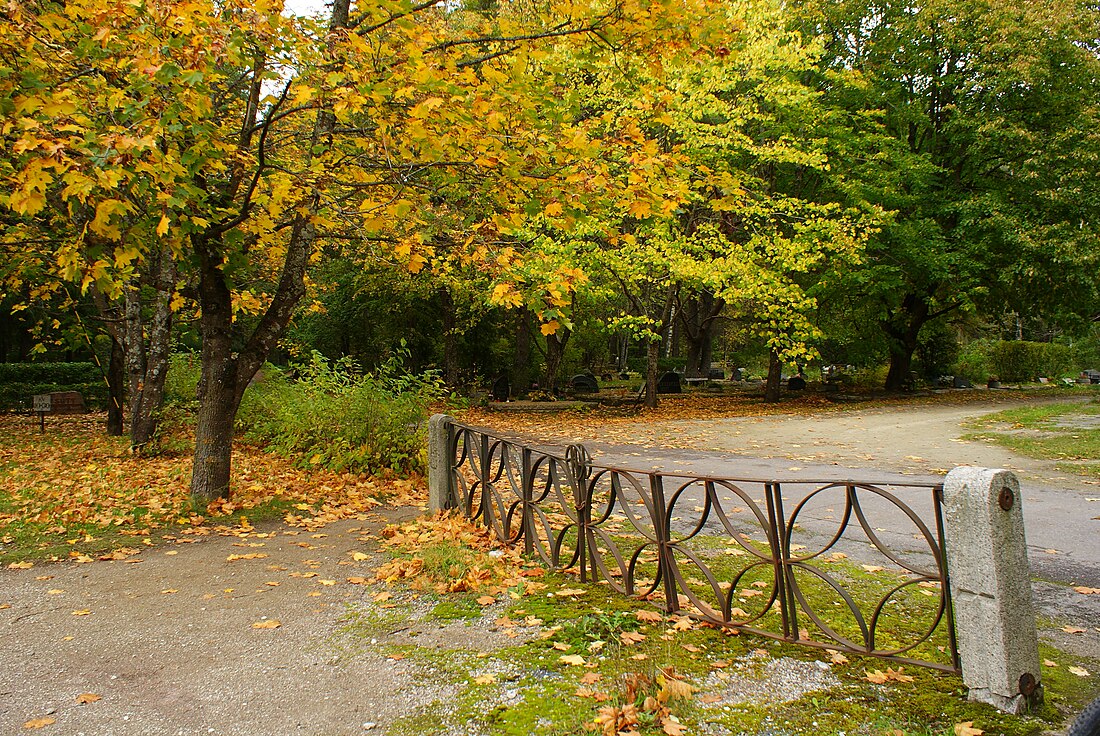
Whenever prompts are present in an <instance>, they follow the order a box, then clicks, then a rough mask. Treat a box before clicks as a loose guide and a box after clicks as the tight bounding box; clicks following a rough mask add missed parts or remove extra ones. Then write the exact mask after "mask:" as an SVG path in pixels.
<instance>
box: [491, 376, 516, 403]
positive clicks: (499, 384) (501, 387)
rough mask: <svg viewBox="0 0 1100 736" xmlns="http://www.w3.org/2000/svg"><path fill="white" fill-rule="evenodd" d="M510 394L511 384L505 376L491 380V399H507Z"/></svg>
mask: <svg viewBox="0 0 1100 736" xmlns="http://www.w3.org/2000/svg"><path fill="white" fill-rule="evenodd" d="M511 394H512V384H511V382H509V381H508V377H507V376H501V377H500V378H498V379H497V380H495V381H493V390H492V391H491V392H490V393H489V395H490V396H491V397H492V399H493V401H507V400H508V397H509V396H511Z"/></svg>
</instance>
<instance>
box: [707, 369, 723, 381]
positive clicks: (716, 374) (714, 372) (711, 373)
mask: <svg viewBox="0 0 1100 736" xmlns="http://www.w3.org/2000/svg"><path fill="white" fill-rule="evenodd" d="M707 378H709V379H710V380H712V381H724V380H726V372H725V371H724V370H722V369H721V368H711V369H710V370H708V371H707Z"/></svg>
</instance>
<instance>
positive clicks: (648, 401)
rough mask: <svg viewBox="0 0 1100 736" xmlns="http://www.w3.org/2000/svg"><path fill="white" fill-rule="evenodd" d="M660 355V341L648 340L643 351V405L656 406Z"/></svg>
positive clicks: (650, 407) (651, 407)
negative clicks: (644, 360) (644, 359)
mask: <svg viewBox="0 0 1100 736" xmlns="http://www.w3.org/2000/svg"><path fill="white" fill-rule="evenodd" d="M660 356H661V341H660V340H650V341H649V343H648V344H647V345H646V351H645V357H646V362H645V405H646V407H647V408H649V409H656V408H657V359H658V358H659V357H660Z"/></svg>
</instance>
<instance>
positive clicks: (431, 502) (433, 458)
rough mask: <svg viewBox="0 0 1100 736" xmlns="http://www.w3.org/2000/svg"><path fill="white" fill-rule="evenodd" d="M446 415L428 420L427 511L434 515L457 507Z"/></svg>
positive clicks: (448, 425)
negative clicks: (452, 479)
mask: <svg viewBox="0 0 1100 736" xmlns="http://www.w3.org/2000/svg"><path fill="white" fill-rule="evenodd" d="M453 424H454V419H452V418H451V417H450V416H448V415H447V414H433V415H432V417H431V419H429V420H428V509H429V510H430V511H431V512H432V513H435V512H437V511H446V510H448V509H453V508H457V507H458V499H457V498H456V497H455V489H454V487H453V484H452V482H451V456H450V445H451V437H450V434H451V432H450V429H451V426H452V425H453Z"/></svg>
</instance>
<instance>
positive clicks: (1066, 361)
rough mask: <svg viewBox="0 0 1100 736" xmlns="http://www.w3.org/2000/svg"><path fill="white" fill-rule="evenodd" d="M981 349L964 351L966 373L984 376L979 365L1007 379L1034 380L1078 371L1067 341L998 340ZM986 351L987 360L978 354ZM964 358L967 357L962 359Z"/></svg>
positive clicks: (1004, 379)
mask: <svg viewBox="0 0 1100 736" xmlns="http://www.w3.org/2000/svg"><path fill="white" fill-rule="evenodd" d="M981 348H983V349H980V350H976V351H975V350H971V351H964V355H963V356H961V359H960V362H965V363H966V369H967V370H966V372H965V373H966V375H968V376H969V377H970V378H972V379H976V380H979V381H980V380H983V377H982V376H979V375H974V374H976V373H978V372H979V365H981V364H982V363H984V368H985V372H986V373H987V374H988V375H990V376H996V377H997V378H999V379H1000V380H1002V381H1005V382H1007V383H1020V382H1026V381H1034V380H1035V379H1037V378H1038V377H1039V376H1046V377H1048V378H1056V377H1058V376H1064V375H1070V374H1073V373H1075V372H1076V359H1075V356H1074V352H1073V349H1072V348H1070V347H1068V346H1066V345H1059V344H1058V343H1050V342H1029V341H1027V340H999V341H996V342H989V343H985V344H983V345H981ZM981 353H984V361H983V360H980V359H979V355H980V354H981ZM962 358H965V359H966V360H965V361H963V360H962Z"/></svg>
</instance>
